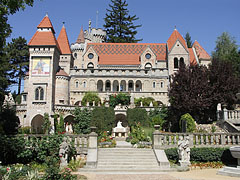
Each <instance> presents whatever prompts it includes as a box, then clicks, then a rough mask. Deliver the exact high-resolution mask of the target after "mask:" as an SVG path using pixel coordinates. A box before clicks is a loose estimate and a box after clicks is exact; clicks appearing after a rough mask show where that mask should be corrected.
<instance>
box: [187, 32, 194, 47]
mask: <svg viewBox="0 0 240 180" xmlns="http://www.w3.org/2000/svg"><path fill="white" fill-rule="evenodd" d="M185 40H186V42H187V47H188V48H191V47H192V45H193V43H192V40H191V36H190V34H189V32H187V33H186V35H185Z"/></svg>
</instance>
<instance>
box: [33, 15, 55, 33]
mask: <svg viewBox="0 0 240 180" xmlns="http://www.w3.org/2000/svg"><path fill="white" fill-rule="evenodd" d="M37 28H51V29H52V30H53V33H55V31H54V28H53V25H52V22H51V21H50V19H49V17H48V16H47V15H46V16H45V17H44V18H43V19H42V21H41V22H40V24H39V25H38V26H37Z"/></svg>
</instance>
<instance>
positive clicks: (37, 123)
mask: <svg viewBox="0 0 240 180" xmlns="http://www.w3.org/2000/svg"><path fill="white" fill-rule="evenodd" d="M42 125H43V116H42V115H40V114H38V115H36V116H35V117H34V118H33V119H32V122H31V131H32V133H36V134H41V133H43V129H42Z"/></svg>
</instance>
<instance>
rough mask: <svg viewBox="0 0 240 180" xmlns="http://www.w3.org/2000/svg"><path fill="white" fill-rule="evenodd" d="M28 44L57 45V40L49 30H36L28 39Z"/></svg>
mask: <svg viewBox="0 0 240 180" xmlns="http://www.w3.org/2000/svg"><path fill="white" fill-rule="evenodd" d="M28 45H30V46H38V45H52V46H54V45H55V46H56V45H58V42H57V40H56V38H55V36H54V34H53V33H52V32H51V31H47V32H40V31H37V32H36V33H35V34H34V35H33V37H32V39H31V40H30V41H29V43H28Z"/></svg>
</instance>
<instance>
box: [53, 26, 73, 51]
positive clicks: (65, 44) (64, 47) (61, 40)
mask: <svg viewBox="0 0 240 180" xmlns="http://www.w3.org/2000/svg"><path fill="white" fill-rule="evenodd" d="M57 41H58V44H59V47H60V49H61V52H62V54H72V53H71V50H70V45H69V40H68V36H67V32H66V28H65V26H64V25H63V27H62V30H61V32H60V34H59V36H58V39H57Z"/></svg>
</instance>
